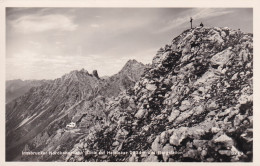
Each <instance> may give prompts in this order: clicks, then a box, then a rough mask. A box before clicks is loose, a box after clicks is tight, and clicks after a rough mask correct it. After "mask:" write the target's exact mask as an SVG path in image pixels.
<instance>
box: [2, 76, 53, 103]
mask: <svg viewBox="0 0 260 166" xmlns="http://www.w3.org/2000/svg"><path fill="white" fill-rule="evenodd" d="M46 82H48V80H25V81H23V80H20V79H17V80H9V81H6V95H5V96H6V103H9V102H10V101H12V100H13V99H15V98H17V97H20V96H22V95H23V94H25V93H26V92H27V91H28V90H29V89H31V88H32V87H37V86H41V85H42V84H44V83H46Z"/></svg>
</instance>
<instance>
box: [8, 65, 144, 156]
mask: <svg viewBox="0 0 260 166" xmlns="http://www.w3.org/2000/svg"><path fill="white" fill-rule="evenodd" d="M144 68H145V65H143V64H142V63H140V62H137V61H136V60H129V61H128V62H127V63H126V64H125V66H124V67H123V68H122V70H121V71H120V72H119V73H118V74H115V75H113V76H111V77H109V78H107V79H102V78H99V76H98V73H97V71H93V73H91V74H90V73H89V72H88V71H86V70H84V69H82V70H80V71H77V70H75V71H72V72H70V73H69V74H65V75H64V76H62V77H61V78H58V79H55V80H50V81H21V80H14V81H8V82H7V94H10V91H11V92H13V93H12V94H17V96H18V94H19V96H20V97H19V98H16V99H14V100H13V101H12V102H9V103H8V104H7V105H6V129H7V133H6V134H7V142H6V143H7V154H8V156H7V159H8V160H9V157H10V159H12V158H13V157H17V155H18V154H19V153H20V154H21V150H22V147H24V145H25V144H28V143H29V142H31V140H32V139H33V138H35V137H36V138H35V139H37V138H38V136H39V135H41V134H43V133H48V134H47V135H49V134H50V135H49V137H51V136H52V134H51V133H52V131H53V132H55V131H56V130H57V129H58V128H59V127H62V126H66V124H67V123H69V122H70V121H75V122H77V123H78V125H81V123H80V122H81V121H84V120H85V119H86V118H89V117H90V116H95V117H98V116H103V115H101V114H102V113H103V112H102V111H99V112H93V113H92V112H91V111H92V110H91V107H99V106H98V103H100V104H101V106H103V105H104V103H103V102H102V101H103V100H105V98H106V97H113V96H117V95H118V94H119V93H120V92H121V91H123V90H126V89H128V88H130V87H132V86H134V84H135V82H136V81H137V80H138V79H139V78H140V77H141V75H142V74H143V72H144ZM20 89H21V90H20ZM28 90H29V91H28ZM26 91H27V92H26ZM12 97H13V98H14V95H12ZM8 99H9V100H11V96H10V95H8ZM94 100H98V101H97V103H93V102H91V101H94ZM79 109H80V111H78V110H79ZM103 114H104V113H103ZM85 116H86V117H85ZM76 119H77V120H76ZM90 120H91V121H92V120H94V119H91V118H90ZM91 121H89V122H88V123H89V124H88V125H86V124H85V125H83V127H90V126H91V125H93V123H91ZM44 131H45V132H44ZM40 139H43V138H42V136H40ZM67 139H71V137H68V138H67ZM45 143H46V140H44V141H43V142H41V141H37V143H34V145H35V146H36V147H35V148H39V147H38V146H39V145H38V144H45ZM71 143H73V141H71ZM41 146H43V145H41ZM14 149H16V152H17V153H16V154H14V152H13V151H14ZM9 150H10V153H9ZM68 150H69V149H68ZM18 156H19V155H18Z"/></svg>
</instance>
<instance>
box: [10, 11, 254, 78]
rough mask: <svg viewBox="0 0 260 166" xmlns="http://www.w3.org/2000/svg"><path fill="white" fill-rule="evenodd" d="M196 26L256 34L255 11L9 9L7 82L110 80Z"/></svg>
mask: <svg viewBox="0 0 260 166" xmlns="http://www.w3.org/2000/svg"><path fill="white" fill-rule="evenodd" d="M190 17H192V18H193V25H194V26H198V25H199V24H200V23H201V22H203V24H204V26H209V27H230V28H232V29H241V30H242V31H244V32H249V33H252V32H253V9H252V8H54V7H48V8H23V7H19V8H7V9H6V79H7V80H12V79H22V80H29V79H55V78H59V77H61V76H62V75H64V74H65V73H69V72H70V71H72V70H80V69H82V68H84V69H86V70H88V71H89V72H92V71H93V70H95V69H96V70H98V73H99V75H100V76H111V75H113V74H116V73H117V72H119V71H120V70H121V68H122V67H123V66H124V64H125V63H126V62H127V61H128V60H129V59H136V60H137V61H139V62H142V63H144V64H148V63H151V62H152V58H153V57H154V56H155V54H156V52H157V50H158V49H159V48H160V47H163V46H165V44H170V43H171V40H172V39H173V38H174V37H176V36H178V35H179V34H180V33H182V32H183V31H185V30H186V29H188V28H190V22H189V21H190Z"/></svg>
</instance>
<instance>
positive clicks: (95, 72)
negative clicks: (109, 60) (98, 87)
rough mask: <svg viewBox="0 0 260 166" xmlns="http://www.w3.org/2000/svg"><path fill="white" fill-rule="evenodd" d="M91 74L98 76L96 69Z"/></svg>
mask: <svg viewBox="0 0 260 166" xmlns="http://www.w3.org/2000/svg"><path fill="white" fill-rule="evenodd" d="M92 75H93V76H95V77H96V78H99V76H98V72H97V70H93V72H92Z"/></svg>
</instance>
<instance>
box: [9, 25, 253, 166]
mask: <svg viewBox="0 0 260 166" xmlns="http://www.w3.org/2000/svg"><path fill="white" fill-rule="evenodd" d="M130 62H132V61H130ZM133 62H134V61H133ZM135 64H136V63H135ZM136 65H137V67H136V70H134V71H128V66H131V63H130V65H125V66H124V67H123V69H124V70H126V71H127V72H123V71H122V72H121V73H120V72H119V73H118V74H116V75H114V77H110V78H107V79H104V80H102V79H98V78H97V77H93V80H92V81H93V82H94V83H95V84H96V83H99V84H100V86H97V88H95V87H94V86H93V87H91V86H90V84H91V83H90V82H85V81H83V82H85V83H86V84H84V85H86V87H85V86H83V87H84V88H83V87H82V86H79V85H80V79H82V78H81V77H80V78H79V79H78V78H74V76H73V79H70V77H68V79H65V77H64V80H65V82H64V85H69V86H60V81H59V80H57V81H56V82H55V81H54V83H53V86H47V87H46V88H45V89H46V92H47V91H48V90H49V91H53V90H55V91H57V95H54V96H55V97H53V98H50V96H51V95H48V93H47V95H46V94H45V91H44V92H42V91H39V92H37V90H31V91H32V92H35V96H32V97H31V98H34V102H33V103H34V104H35V105H36V106H38V107H36V108H41V106H45V107H46V109H48V110H45V111H43V112H45V113H46V114H47V116H45V117H50V118H47V120H48V121H46V118H45V119H42V120H40V119H37V120H35V122H38V123H39V124H41V122H42V121H43V120H45V123H51V124H50V125H47V126H45V127H44V128H43V129H42V128H41V126H40V127H39V128H40V129H41V132H37V134H36V135H35V136H33V137H32V139H30V141H28V140H27V141H25V142H24V143H23V144H22V146H21V147H20V149H21V150H23V151H63V152H64V151H65V152H69V153H68V154H64V155H57V156H36V157H35V156H22V158H20V159H21V160H23V161H77V162H82V161H92V162H97V161H98V162H99V161H120V162H122V161H130V162H160V161H163V162H173V161H177V162H187V161H189V162H191V161H192V162H194V161H196V162H198V161H203V162H230V161H231V162H240V161H243V162H252V160H253V35H252V34H248V33H243V32H241V31H239V30H232V29H230V28H227V27H224V28H218V27H213V28H209V27H196V28H193V29H188V30H185V31H184V32H183V33H181V34H180V35H179V36H177V37H176V38H174V39H173V40H172V42H171V44H168V45H165V46H164V47H162V48H161V49H159V50H158V52H157V54H156V55H155V57H154V58H153V61H152V64H151V65H149V66H147V67H146V68H142V65H141V64H136ZM140 69H142V70H140ZM140 71H143V73H141V72H140ZM124 73H126V74H124ZM81 74H82V75H84V72H83V73H81ZM81 74H80V75H81ZM87 77H89V76H87ZM138 77H139V78H138ZM91 78H92V76H91ZM74 79H76V80H77V81H75V82H73V81H74ZM135 80H136V81H135ZM132 81H133V82H132ZM134 81H135V82H134ZM63 87H65V89H63ZM77 87H82V89H77ZM100 87H101V88H100ZM36 89H37V88H36ZM38 89H43V88H38ZM111 89H112V92H111V91H109V90H111ZM118 89H123V90H118ZM36 92H37V93H36ZM63 92H64V93H65V92H66V93H65V95H64V94H63ZM41 93H43V95H44V94H45V95H46V97H44V98H45V99H48V98H49V99H50V101H48V100H47V101H46V100H41V99H38V98H39V96H42V94H41ZM40 94H41V95H40ZM66 94H67V95H66ZM68 94H69V95H68ZM37 96H38V97H37ZM56 97H58V99H57V98H56ZM24 98H26V97H24ZM29 99H30V98H29ZM52 99H53V100H54V101H55V100H56V101H55V104H57V102H58V103H60V104H58V105H55V104H48V105H42V104H41V103H48V102H53V101H52ZM20 100H21V101H23V99H20ZM27 100H28V97H27V98H26V101H27ZM21 101H20V103H21ZM65 101H66V102H65ZM37 103H38V104H39V103H40V104H39V105H37ZM17 104H18V107H17ZM8 106H12V107H13V108H16V109H18V108H23V107H26V103H25V104H24V103H23V104H20V105H19V103H16V104H15V103H13V105H11V104H9V105H7V107H8ZM47 106H48V107H47ZM49 106H52V108H49ZM30 107H33V106H32V105H30V103H28V107H26V108H30ZM64 108H65V109H64ZM7 110H12V109H11V108H9V109H7ZM24 110H26V109H24ZM28 110H29V111H28ZM28 110H26V113H28V112H29V113H30V112H31V115H30V116H28V115H16V116H14V114H13V115H12V116H13V117H12V118H13V120H14V119H16V120H17V121H18V122H19V123H16V124H15V123H14V122H13V120H11V121H10V122H8V121H7V127H10V128H11V129H12V128H15V127H16V126H18V125H19V124H20V125H21V123H22V122H24V120H27V122H28V121H30V119H27V118H28V117H34V116H35V115H34V114H33V113H34V112H33V111H34V110H33V109H32V110H30V109H28ZM60 110H62V111H60ZM66 110H67V111H66ZM14 111H15V110H13V111H12V112H14ZM9 114H11V113H9ZM55 115H57V116H56V117H55ZM9 116H11V115H9ZM36 116H37V115H36ZM25 117H26V118H25ZM57 117H59V118H57ZM19 118H20V119H19ZM52 118H53V119H52ZM55 119H56V120H55ZM71 121H73V122H75V123H76V124H77V128H75V129H67V128H66V127H65V126H66V124H68V123H69V122H71ZM11 122H13V123H11ZM52 122H53V123H52ZM24 124H26V123H25V122H24ZM27 125H28V124H27ZM36 126H37V125H36ZM43 126H44V125H43ZM27 127H28V128H26V127H24V128H23V131H22V132H21V133H24V131H26V130H28V129H29V127H30V126H27ZM7 129H8V128H7ZM7 131H10V130H7ZM16 132H17V131H16ZM75 133H77V134H75ZM17 134H18V136H19V133H16V134H12V133H11V134H10V135H11V136H12V137H15V136H16V135H17ZM20 137H21V136H20ZM22 137H23V136H22ZM8 138H9V137H8ZM16 138H17V136H16ZM8 141H14V142H15V141H17V140H11V137H10V139H8ZM11 143H12V142H11ZM11 143H10V144H11ZM16 147H17V146H16ZM89 152H104V153H100V154H97V153H89ZM7 154H9V153H8V152H7ZM9 155H10V156H11V154H9Z"/></svg>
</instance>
